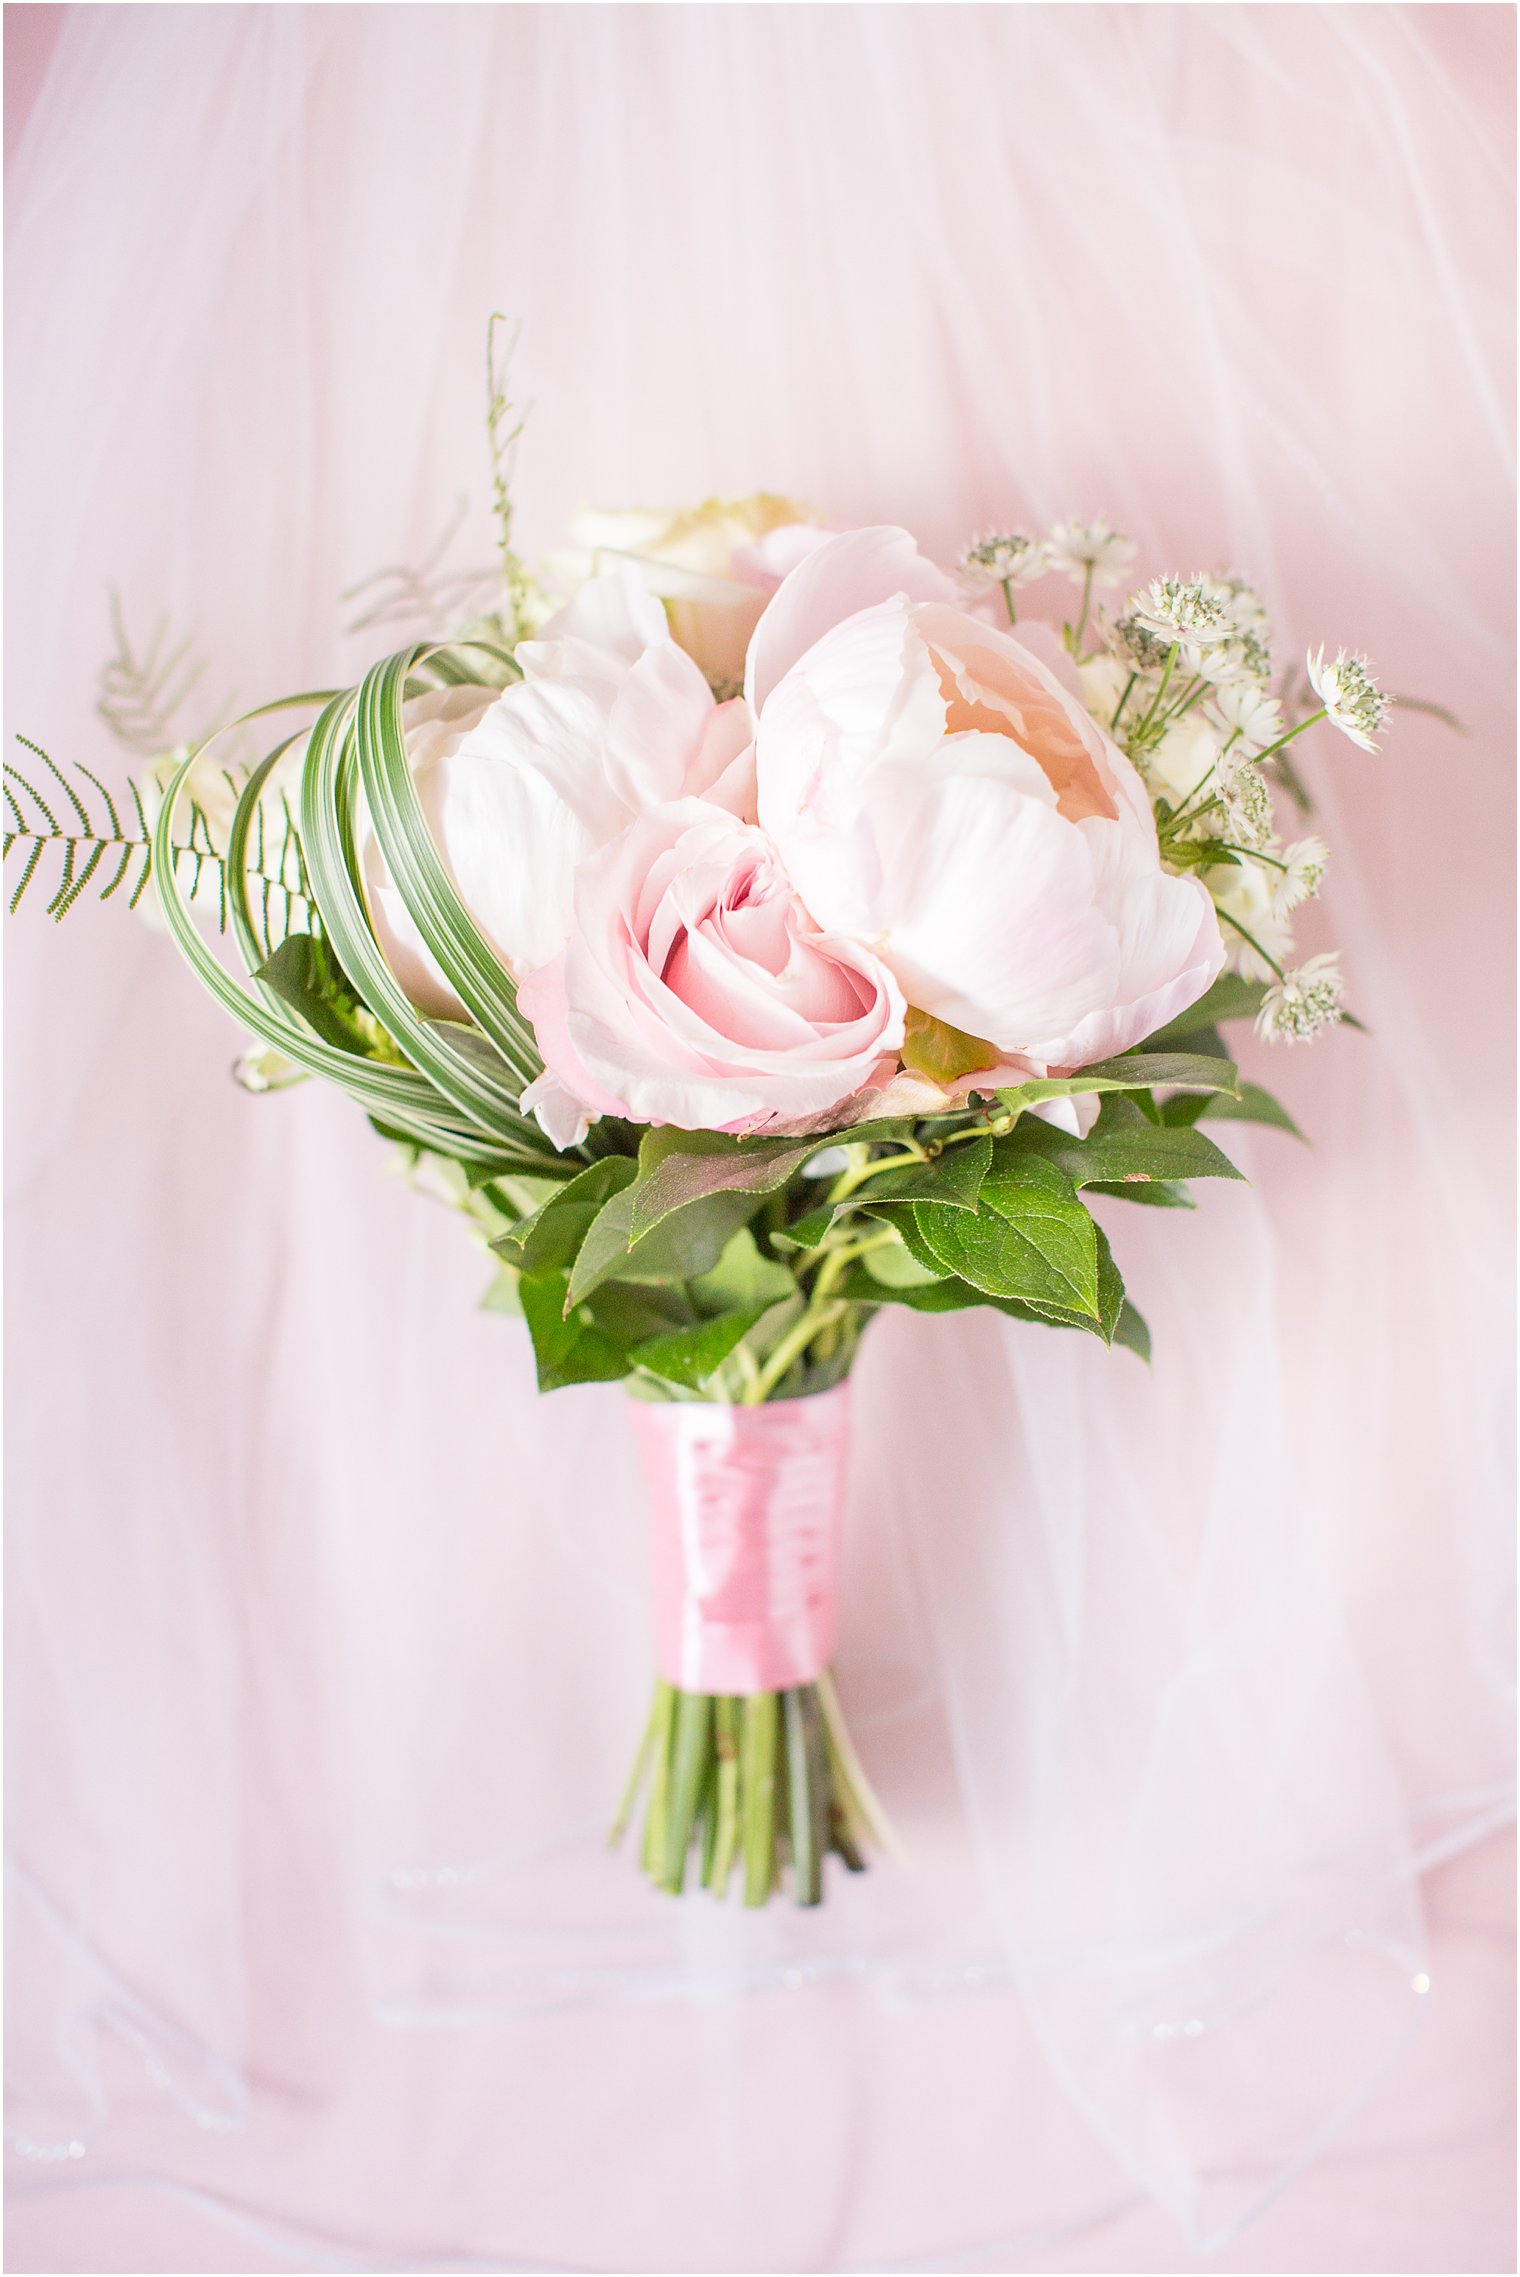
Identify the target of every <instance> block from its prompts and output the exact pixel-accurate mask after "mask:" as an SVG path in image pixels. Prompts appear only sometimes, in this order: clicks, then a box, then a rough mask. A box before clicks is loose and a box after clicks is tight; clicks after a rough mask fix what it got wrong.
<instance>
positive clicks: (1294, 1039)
mask: <svg viewBox="0 0 1520 2277" xmlns="http://www.w3.org/2000/svg"><path fill="white" fill-rule="evenodd" d="M1345 995H1346V984H1345V982H1344V980H1343V979H1342V977H1341V970H1340V958H1339V956H1338V955H1337V954H1336V953H1335V951H1333V950H1332V951H1331V952H1330V953H1329V954H1328V955H1326V956H1322V957H1311V958H1310V959H1309V962H1308V963H1307V964H1306V965H1300V966H1299V968H1298V970H1297V971H1296V972H1287V973H1284V974H1283V976H1282V978H1281V980H1279V981H1278V982H1277V983H1276V984H1275V986H1274V987H1272V988H1269V989H1268V990H1267V993H1266V995H1265V996H1264V997H1263V998H1262V1002H1261V1009H1260V1011H1259V1012H1258V1013H1257V1015H1256V1033H1257V1034H1258V1036H1260V1037H1261V1038H1262V1039H1263V1041H1264V1042H1266V1043H1269V1044H1306V1043H1308V1042H1309V1040H1310V1038H1311V1037H1312V1036H1315V1035H1317V1034H1318V1032H1319V1030H1320V1029H1321V1028H1328V1027H1333V1026H1334V1024H1335V1022H1336V1021H1337V1020H1339V1018H1340V1017H1341V1014H1342V1012H1343V1010H1344V1009H1345Z"/></svg>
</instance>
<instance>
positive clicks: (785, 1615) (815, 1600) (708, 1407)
mask: <svg viewBox="0 0 1520 2277" xmlns="http://www.w3.org/2000/svg"><path fill="white" fill-rule="evenodd" d="M631 1404H632V1408H633V1419H634V1434H635V1437H636V1438H637V1441H638V1446H639V1453H640V1455H641V1457H642V1458H643V1464H644V1473H645V1477H646V1479H647V1480H648V1484H649V1501H650V1518H651V1526H652V1532H651V1553H652V1554H651V1561H650V1562H651V1569H652V1583H653V1594H654V1628H655V1662H656V1666H657V1667H658V1669H659V1672H660V1674H661V1675H662V1676H663V1677H664V1678H665V1679H666V1681H667V1682H668V1683H670V1684H674V1685H676V1686H678V1687H679V1689H680V1690H681V1691H683V1692H729V1693H742V1694H751V1693H756V1692H781V1691H785V1690H787V1689H789V1688H790V1687H791V1686H793V1685H798V1684H811V1683H812V1682H813V1680H814V1678H815V1677H817V1676H819V1675H820V1674H821V1673H822V1671H823V1670H824V1669H825V1668H826V1667H827V1666H828V1662H829V1657H830V1655H831V1654H832V1652H833V1649H834V1627H835V1603H836V1596H837V1587H838V1573H839V1531H840V1517H841V1513H842V1510H843V1504H844V1483H845V1466H846V1462H847V1460H848V1456H849V1430H850V1406H849V1386H848V1384H847V1383H844V1384H836V1385H835V1386H834V1388H833V1390H832V1391H827V1392H819V1393H817V1394H816V1395H815V1396H814V1397H812V1398H810V1399H785V1400H776V1401H773V1402H772V1403H771V1404H769V1405H765V1406H760V1407H725V1406H721V1405H718V1404H716V1403H712V1402H705V1401H695V1400H693V1401H686V1400H681V1401H672V1402H669V1403H665V1402H661V1403H655V1402H653V1401H648V1400H635V1401H633V1402H632V1403H631Z"/></svg>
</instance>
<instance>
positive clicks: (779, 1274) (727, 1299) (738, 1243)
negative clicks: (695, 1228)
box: [690, 1225, 797, 1313]
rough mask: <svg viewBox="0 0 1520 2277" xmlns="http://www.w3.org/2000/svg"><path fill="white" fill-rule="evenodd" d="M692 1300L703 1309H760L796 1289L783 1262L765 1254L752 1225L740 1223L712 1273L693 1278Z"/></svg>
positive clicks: (704, 1311)
mask: <svg viewBox="0 0 1520 2277" xmlns="http://www.w3.org/2000/svg"><path fill="white" fill-rule="evenodd" d="M690 1286H691V1295H692V1301H693V1303H694V1304H695V1305H696V1306H697V1308H698V1310H699V1311H700V1312H703V1313H723V1312H742V1311H745V1310H746V1309H749V1308H753V1307H758V1308H759V1310H760V1311H762V1312H763V1311H765V1309H766V1308H767V1307H768V1306H770V1305H773V1304H776V1303H777V1302H778V1301H779V1300H780V1299H781V1298H783V1297H789V1296H791V1295H793V1294H794V1293H795V1291H796V1287H797V1283H796V1281H795V1279H794V1278H793V1276H792V1274H791V1273H789V1272H788V1271H787V1268H786V1267H785V1266H784V1265H778V1264H777V1263H776V1260H775V1259H774V1258H773V1257H763V1256H762V1255H761V1254H760V1250H759V1248H758V1246H757V1244H756V1241H755V1237H754V1235H753V1233H751V1231H750V1229H749V1227H748V1226H747V1225H746V1226H741V1227H740V1228H739V1231H738V1232H737V1233H736V1234H735V1235H734V1237H733V1239H732V1240H731V1241H730V1242H729V1244H728V1247H727V1248H726V1249H725V1250H724V1252H723V1254H722V1256H721V1257H720V1258H719V1259H718V1262H717V1264H716V1265H715V1266H714V1267H713V1269H712V1271H711V1272H710V1273H703V1274H700V1275H699V1276H698V1277H697V1278H696V1279H695V1280H694V1281H692V1282H691V1284H690Z"/></svg>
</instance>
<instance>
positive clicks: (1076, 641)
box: [1071, 561, 1097, 664]
mask: <svg viewBox="0 0 1520 2277" xmlns="http://www.w3.org/2000/svg"><path fill="white" fill-rule="evenodd" d="M1096 567H1097V564H1096V563H1095V562H1091V561H1090V562H1089V563H1088V565H1087V575H1086V576H1085V577H1084V578H1083V580H1082V613H1081V615H1080V616H1079V617H1078V619H1077V629H1076V631H1075V632H1074V633H1073V634H1072V636H1071V650H1072V655H1073V656H1074V657H1075V659H1076V661H1077V662H1078V663H1079V664H1080V663H1081V661H1082V635H1083V634H1084V633H1085V632H1086V630H1087V612H1088V610H1089V609H1090V608H1091V607H1092V588H1093V571H1094V569H1095V568H1096Z"/></svg>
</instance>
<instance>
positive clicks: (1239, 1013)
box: [1141, 972, 1267, 1052]
mask: <svg viewBox="0 0 1520 2277" xmlns="http://www.w3.org/2000/svg"><path fill="white" fill-rule="evenodd" d="M1266 993H1267V991H1266V987H1265V985H1264V984H1263V983H1262V982H1261V981H1259V980H1242V979H1241V978H1240V975H1239V974H1238V973H1233V972H1225V973H1221V974H1220V976H1219V978H1218V980H1216V981H1215V983H1214V985H1213V987H1212V988H1210V989H1208V990H1207V991H1206V992H1205V993H1204V994H1203V995H1202V996H1200V997H1199V999H1198V1001H1197V1003H1196V1004H1190V1005H1189V1006H1188V1008H1187V1010H1186V1011H1185V1012H1179V1013H1178V1015H1177V1017H1176V1019H1175V1020H1168V1022H1167V1024H1166V1026H1165V1027H1164V1028H1158V1029H1157V1030H1156V1032H1155V1034H1154V1035H1152V1036H1147V1037H1146V1039H1145V1042H1144V1044H1143V1045H1142V1046H1141V1049H1142V1050H1143V1051H1147V1052H1151V1051H1156V1050H1158V1049H1159V1050H1163V1051H1169V1050H1170V1049H1171V1048H1172V1046H1173V1045H1181V1046H1182V1047H1183V1048H1184V1049H1185V1048H1187V1045H1188V1043H1189V1041H1190V1040H1191V1038H1192V1037H1194V1036H1196V1035H1198V1034H1199V1033H1200V1032H1201V1031H1202V1030H1203V1029H1205V1028H1212V1027H1214V1026H1215V1024H1216V1023H1217V1022H1218V1021H1220V1020H1246V1019H1253V1018H1254V1017H1255V1015H1256V1014H1257V1012H1259V1011H1260V1009H1261V1000H1262V998H1263V997H1264V996H1265V995H1266Z"/></svg>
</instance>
